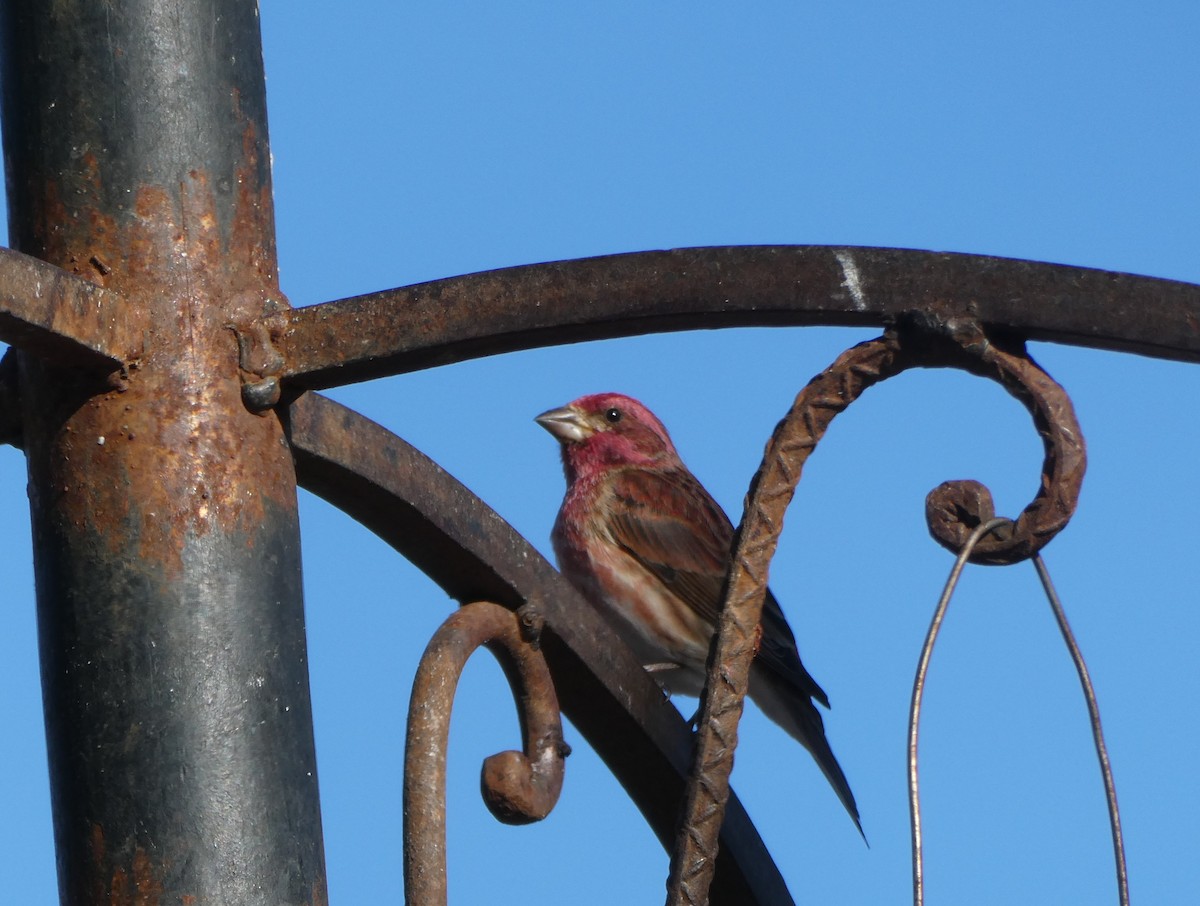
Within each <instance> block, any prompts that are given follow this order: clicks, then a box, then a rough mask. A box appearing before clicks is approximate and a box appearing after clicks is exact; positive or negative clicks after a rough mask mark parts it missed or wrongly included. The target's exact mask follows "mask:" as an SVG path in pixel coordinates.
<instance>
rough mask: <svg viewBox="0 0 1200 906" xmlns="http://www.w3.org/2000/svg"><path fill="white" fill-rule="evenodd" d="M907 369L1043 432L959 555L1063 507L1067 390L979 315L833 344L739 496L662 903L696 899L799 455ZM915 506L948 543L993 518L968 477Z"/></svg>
mask: <svg viewBox="0 0 1200 906" xmlns="http://www.w3.org/2000/svg"><path fill="white" fill-rule="evenodd" d="M914 367H926V368H929V367H954V368H961V369H964V370H966V371H969V372H971V373H972V374H977V375H980V376H984V377H988V378H991V379H992V380H995V381H998V382H999V383H1000V384H1001V385H1002V386H1003V387H1004V388H1005V389H1006V390H1007V391H1008V392H1009V393H1010V394H1012V395H1013V396H1014V397H1016V398H1017V399H1018V400H1019V401H1020V402H1021V403H1022V404H1023V405H1024V406H1025V407H1026V408H1027V409H1028V410H1029V412H1030V414H1031V415H1032V416H1033V421H1034V425H1035V427H1036V428H1037V430H1038V433H1039V435H1040V436H1041V437H1042V441H1043V446H1044V449H1045V456H1044V459H1043V465H1042V479H1041V483H1040V485H1039V488H1038V491H1037V494H1036V495H1035V497H1034V500H1033V501H1032V502H1031V503H1030V504H1029V506H1027V507H1026V508H1025V510H1024V511H1023V512H1022V514H1021V516H1020V517H1019V518H1018V519H1017V520H1016V521H1015V522H1014V523H1013V527H1012V530H1011V531H1007V532H1006V531H1004V530H1003V528H1001V530H1000V531H999V532H998V533H997V532H993V533H992V536H991V537H988V538H984V539H980V540H979V542H978V544H977V545H976V546H975V547H974V549H973V550H971V551H970V552H969V554H968V556H969V558H970V560H971V561H972V562H979V563H990V564H1003V563H1015V562H1018V561H1020V560H1023V559H1028V558H1029V557H1031V556H1033V555H1034V554H1036V553H1037V551H1038V550H1040V549H1041V548H1042V547H1043V546H1044V545H1045V544H1046V543H1047V542H1048V541H1049V540H1050V539H1051V538H1052V537H1054V535H1055V534H1057V533H1058V532H1059V531H1060V530H1061V529H1062V528H1063V527H1064V526H1065V525H1066V523H1067V521H1068V520H1069V519H1070V517H1071V515H1072V514H1073V513H1074V510H1075V505H1076V501H1077V499H1078V494H1079V488H1080V485H1081V483H1082V480H1083V473H1084V469H1085V464H1086V454H1085V452H1084V444H1083V436H1082V433H1081V432H1080V430H1079V425H1078V423H1077V421H1076V419H1075V414H1074V410H1073V408H1072V406H1071V402H1070V399H1069V398H1068V397H1067V395H1066V393H1065V391H1063V389H1062V388H1061V387H1060V386H1059V385H1058V384H1056V383H1055V382H1054V381H1053V380H1052V379H1051V378H1050V377H1049V376H1048V375H1047V374H1046V373H1045V372H1044V371H1042V370H1041V369H1040V368H1039V367H1038V366H1037V365H1036V364H1035V363H1034V362H1033V361H1032V360H1031V359H1030V358H1029V357H1028V356H1027V355H1026V354H1025V353H1024V350H1023V349H1021V348H1020V346H1019V345H1016V346H1015V347H1010V346H1009V345H1008V344H1001V343H999V342H997V341H995V340H993V339H992V338H991V337H989V336H988V335H987V334H986V333H985V331H984V330H983V328H982V326H981V325H980V324H979V323H978V322H976V321H974V320H971V319H965V318H962V317H958V316H954V317H943V316H941V315H939V314H938V313H937V311H936V310H925V311H922V312H920V313H914V314H912V315H910V316H907V317H905V318H902V319H900V320H899V322H898V323H897V325H896V326H895V327H893V328H891V329H889V330H888V331H887V332H886V333H885V334H884V335H883V336H882V337H880V338H878V339H875V340H870V341H867V342H865V343H861V344H859V345H858V346H855V347H852V348H851V349H849V350H847V351H846V352H844V353H842V355H841V356H839V357H838V359H837V360H836V361H835V362H834V363H833V365H832V366H830V367H829V368H828V369H826V370H825V371H823V372H822V373H821V374H819V375H817V376H816V377H815V378H813V379H812V380H811V381H810V382H809V384H808V385H807V386H806V387H805V388H804V389H803V390H802V391H801V392H800V394H799V395H798V396H797V397H796V400H795V402H794V403H793V405H792V408H791V409H790V411H789V412H788V413H787V415H786V416H785V417H784V419H783V420H782V421H781V422H780V423H779V425H778V426H777V427H776V429H775V432H774V434H773V435H772V436H771V440H770V441H769V443H768V444H767V449H766V452H765V453H764V456H763V462H762V465H761V466H760V467H759V470H758V472H757V473H756V474H755V476H754V479H753V481H752V482H751V485H750V490H749V493H748V494H747V498H746V504H745V510H744V514H743V517H742V524H741V525H740V526H739V528H738V532H737V537H736V541H735V545H734V552H733V561H732V567H731V571H730V575H729V581H728V585H727V587H726V595H725V603H724V606H723V608H722V612H721V618H720V620H719V621H718V631H717V637H716V639H715V640H714V642H713V646H712V648H711V650H710V652H709V661H708V675H707V682H706V685H705V691H704V693H703V695H702V697H701V702H700V712H699V716H698V724H697V735H696V748H695V759H694V763H693V770H692V775H691V778H690V780H689V783H688V787H687V790H686V792H685V794H684V803H683V807H682V809H681V814H680V821H679V827H678V833H677V837H676V845H675V851H674V853H673V855H672V860H671V871H670V877H669V879H668V897H667V903H668V906H674V904H703V903H707V899H708V888H709V885H710V883H711V881H712V873H713V865H714V860H715V857H716V852H717V836H718V833H719V830H720V826H721V821H722V818H723V816H724V803H725V800H726V798H727V797H728V794H729V774H730V772H731V771H732V767H733V752H734V749H735V748H736V747H737V725H738V721H739V720H740V718H741V713H742V704H743V700H744V698H745V695H746V692H747V689H748V685H749V673H750V663H751V661H752V660H753V658H754V654H755V643H756V630H757V627H758V623H759V620H760V618H761V615H762V605H763V598H764V595H765V593H766V588H767V574H768V570H769V565H770V561H771V558H772V556H774V553H775V549H776V546H777V545H778V541H779V534H780V532H781V531H782V529H783V515H784V512H785V511H786V509H787V506H788V504H789V503H791V500H792V496H793V495H794V494H795V490H796V485H797V484H798V482H799V480H800V476H801V473H802V471H803V468H804V464H805V462H806V461H807V460H808V457H809V456H810V455H811V454H812V451H813V450H814V449H815V448H816V445H817V443H818V442H819V441H820V439H821V438H822V437H823V436H824V434H825V431H826V430H827V429H828V427H829V425H830V423H831V422H832V421H833V419H834V417H835V416H836V415H837V414H838V413H840V412H842V411H843V410H845V409H846V407H848V406H849V405H850V404H851V403H852V402H853V401H854V400H856V399H858V397H859V396H860V395H862V393H863V391H864V390H866V389H867V388H868V387H870V386H872V385H873V384H875V383H878V382H879V381H881V380H885V379H886V378H889V377H892V376H894V375H896V374H899V373H900V372H902V371H905V370H907V369H909V368H914ZM926 516H927V522H928V524H929V530H930V532H931V534H932V535H933V536H934V538H935V539H936V540H937V541H938V542H939V543H940V544H942V545H944V546H946V547H949V548H950V549H951V550H953V551H955V552H958V551H959V550H961V549H962V548H963V546H964V545H965V543H966V541H967V539H968V538H969V537H970V535H971V534H972V532H973V531H975V529H977V528H978V527H979V526H980V525H982V524H985V523H987V522H988V521H989V520H990V519H992V518H993V516H994V512H993V508H992V504H991V495H990V493H988V491H987V489H986V488H985V487H984V486H983V485H981V484H979V483H978V482H947V483H946V484H943V485H942V486H941V487H939V488H937V489H935V490H934V491H933V492H931V493H930V495H929V497H928V498H927V500H926ZM997 534H999V535H1000V537H995V536H996V535H997Z"/></svg>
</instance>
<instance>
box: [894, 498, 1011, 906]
mask: <svg viewBox="0 0 1200 906" xmlns="http://www.w3.org/2000/svg"><path fill="white" fill-rule="evenodd" d="M1010 523H1011V520H1008V519H1004V518H997V519H989V520H988V521H987V522H985V523H983V524H982V525H980V526H978V527H976V529H975V530H974V531H973V532H971V534H970V536H968V538H967V541H966V543H965V544H964V545H963V547H962V550H961V551H959V553H958V556H957V557H956V558H955V560H954V568H953V569H951V570H950V577H949V578H948V579H947V580H946V586H945V588H944V589H943V590H942V596H941V597H940V598H938V602H937V607H936V608H934V611H933V619H932V620H931V621H930V623H929V631H928V632H927V633H926V634H925V643H924V644H923V645H922V646H921V657H920V659H919V660H918V661H917V674H916V677H915V678H914V679H913V691H912V703H911V704H910V706H909V710H908V816H909V828H910V830H911V831H912V875H913V906H922V904H923V903H924V902H925V871H924V848H923V845H922V839H921V795H920V789H919V786H918V781H917V741H918V732H919V729H920V722H921V702H922V700H923V699H924V696H925V678H926V676H927V675H928V674H929V661H930V658H932V657H933V645H934V643H935V642H936V641H937V637H938V633H939V632H941V629H942V621H943V620H944V619H945V617H946V609H947V608H948V607H949V606H950V598H951V597H952V596H953V595H954V590H955V588H957V587H958V578H959V576H960V575H962V571H963V567H964V566H966V565H967V561H968V560H970V558H971V552H972V551H973V550H974V549H975V545H977V544H978V543H979V541H980V539H982V538H983V536H984V535H986V534H987V533H988V532H992V531H995V530H996V529H997V528H999V527H1000V526H1002V525H1008V524H1010Z"/></svg>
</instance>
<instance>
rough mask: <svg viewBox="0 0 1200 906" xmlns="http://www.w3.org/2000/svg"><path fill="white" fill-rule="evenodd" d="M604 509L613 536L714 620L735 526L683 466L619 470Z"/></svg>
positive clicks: (710, 619) (708, 617)
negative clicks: (679, 467)
mask: <svg viewBox="0 0 1200 906" xmlns="http://www.w3.org/2000/svg"><path fill="white" fill-rule="evenodd" d="M607 497H608V499H607V500H606V501H605V509H606V510H607V512H608V516H609V519H608V526H609V531H610V533H611V535H612V538H613V541H615V542H616V543H617V544H619V545H620V546H621V547H622V548H623V549H624V550H625V551H626V552H628V553H629V555H630V556H632V557H633V558H634V559H636V560H637V561H638V562H639V563H640V564H641V565H642V566H644V567H645V568H646V569H648V570H649V571H650V572H651V573H653V574H654V575H655V577H656V578H657V579H658V580H659V581H660V582H662V583H663V585H665V586H666V587H667V588H668V589H670V590H671V591H672V592H673V593H674V594H675V595H677V596H678V597H679V598H680V599H681V600H682V601H683V602H684V603H685V604H687V605H688V606H689V607H690V608H691V609H692V610H694V611H695V612H696V613H698V614H699V615H700V616H701V617H703V618H704V619H705V620H707V621H708V622H709V623H711V624H713V625H716V622H717V610H718V608H719V607H720V604H721V586H722V584H723V583H724V581H725V570H726V568H727V565H728V558H729V545H730V541H731V540H732V538H733V526H732V525H730V523H729V517H727V516H726V515H725V513H724V511H723V510H722V509H721V508H720V506H718V505H717V503H716V501H714V500H713V499H712V497H710V496H709V494H708V492H707V491H706V490H704V487H703V486H702V485H701V484H700V482H698V481H697V480H696V479H695V477H694V476H693V475H692V474H691V473H690V472H687V471H686V470H680V469H665V470H658V471H651V470H647V469H622V470H620V471H619V472H616V473H615V474H614V475H613V477H612V481H611V483H610V484H609V487H608V495H607Z"/></svg>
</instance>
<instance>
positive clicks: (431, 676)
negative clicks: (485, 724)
mask: <svg viewBox="0 0 1200 906" xmlns="http://www.w3.org/2000/svg"><path fill="white" fill-rule="evenodd" d="M525 617H526V618H525V619H524V620H523V619H522V615H521V614H519V613H514V612H513V611H511V610H509V609H507V608H505V607H501V606H500V605H499V604H492V603H490V602H486V601H481V602H476V603H474V604H468V605H466V606H465V607H463V608H461V609H459V610H458V611H456V612H455V613H453V614H451V615H450V617H449V618H448V619H447V620H446V621H445V622H444V623H443V624H442V625H441V627H440V628H439V629H438V631H437V632H436V633H434V636H433V638H432V639H431V640H430V642H429V645H428V647H427V648H426V649H425V654H424V655H423V656H422V658H421V663H420V665H419V666H418V668H417V676H416V679H415V680H414V682H413V692H412V699H411V701H410V704H409V711H408V739H407V742H406V745H405V756H404V886H405V893H406V898H407V902H409V903H412V904H417V906H426V904H442V903H445V902H446V746H447V743H448V741H449V737H450V711H451V708H452V707H453V704H454V692H455V689H456V687H457V686H458V678H459V676H461V675H462V670H463V667H464V666H465V665H466V662H467V659H468V658H469V657H470V656H471V654H472V653H474V651H475V650H476V649H477V648H478V647H479V646H480V645H485V646H487V648H488V649H489V650H491V651H492V653H493V654H495V655H496V658H497V660H499V661H500V664H501V666H502V667H503V668H504V672H505V675H506V676H507V677H508V681H509V685H510V686H511V687H512V690H513V698H514V699H515V700H516V703H517V711H518V714H519V716H520V719H521V738H522V748H523V750H524V751H522V752H514V751H508V752H501V753H500V754H498V755H492V756H490V757H488V758H487V759H485V760H484V763H483V772H482V778H481V785H482V789H483V798H484V801H485V802H486V803H487V806H488V809H489V810H490V811H491V812H492V814H493V815H495V816H496V818H498V819H499V820H500V821H503V822H505V823H506V824H528V823H530V822H532V821H540V820H541V819H542V818H545V817H546V815H548V814H549V813H550V810H551V809H552V808H554V805H555V803H556V802H557V801H558V794H559V792H560V791H561V790H562V781H563V759H564V758H565V757H566V756H567V754H568V752H569V750H568V749H567V746H566V744H565V743H564V742H563V736H562V720H561V718H560V717H559V712H558V698H557V697H556V696H555V693H554V683H553V681H552V680H551V678H550V669H549V668H548V667H547V666H546V660H545V658H544V657H543V656H542V654H541V651H540V650H539V649H538V646H537V642H536V624H537V622H538V621H537V620H536V616H534V617H533V619H532V620H531V619H530V614H528V613H527V614H526V615H525ZM531 623H533V624H534V630H535V631H534V632H531V631H530V624H531Z"/></svg>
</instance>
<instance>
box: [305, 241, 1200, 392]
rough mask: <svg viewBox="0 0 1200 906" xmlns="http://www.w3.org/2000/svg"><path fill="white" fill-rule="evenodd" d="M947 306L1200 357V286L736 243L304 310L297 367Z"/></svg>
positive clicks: (1060, 338)
mask: <svg viewBox="0 0 1200 906" xmlns="http://www.w3.org/2000/svg"><path fill="white" fill-rule="evenodd" d="M935 308H936V309H941V310H944V311H945V312H946V314H947V315H950V314H953V315H956V316H961V317H969V318H971V319H974V320H977V321H979V322H980V323H981V324H983V325H984V326H985V327H988V328H990V329H992V330H993V332H996V331H1000V332H1003V331H1013V332H1015V333H1016V334H1017V335H1019V336H1021V337H1025V338H1028V339H1033V340H1050V341H1054V342H1058V343H1073V344H1077V345H1081V346H1091V347H1095V348H1098V349H1113V350H1119V351H1123V352H1136V353H1141V354H1143V355H1151V356H1160V357H1163V358H1172V359H1181V360H1184V361H1192V362H1196V361H1200V286H1196V285H1193V284H1190V283H1180V282H1176V281H1171V280H1159V279H1155V278H1151V277H1140V276H1135V275H1131V274H1119V273H1113V272H1109V271H1101V270H1094V269H1091V268H1079V267H1067V266H1063V265H1054V264H1043V263H1040V262H1033V261H1019V260H1014V259H1008V258H991V257H985V256H980V255H960V254H945V253H937V252H923V251H912V250H904V249H879V248H852V247H826V246H777V247H766V246H764V247H740V248H739V247H728V248H699V249H678V250H675V251H667V252H640V253H636V254H628V255H612V256H607V257H601V258H585V259H581V260H578V261H557V262H553V263H550V264H535V265H529V266H526V267H514V268H509V269H505V270H496V271H489V272H487V273H481V274H470V275H467V276H463V277H452V278H450V279H446V280H437V281H434V282H431V283H422V284H418V285H415V286H409V287H402V288H399V289H392V290H385V291H383V292H379V293H373V294H371V295H366V296H358V297H355V298H351V299H343V300H341V301H337V302H329V303H326V304H323V305H314V306H311V307H307V308H301V309H297V310H296V311H294V312H292V314H291V324H290V327H289V329H288V331H287V334H286V336H285V337H284V338H283V345H282V352H283V354H284V357H285V359H286V360H287V369H286V373H285V374H286V377H287V378H288V379H290V380H291V382H292V383H293V384H295V385H296V386H299V387H305V388H308V389H321V388H324V387H332V386H336V385H341V384H348V383H352V382H354V381H362V380H367V379H370V378H374V377H381V376H383V375H388V374H398V373H401V372H406V371H415V370H417V369H420V368H427V367H429V366H432V365H444V364H449V363H451V362H458V361H462V360H464V359H470V358H478V357H480V356H485V355H492V354H495V353H500V352H510V351H513V350H517V349H529V348H533V347H537V346H549V345H552V344H556V343H573V342H578V341H580V340H599V339H604V338H607V337H620V336H629V335H632V334H641V333H652V332H655V331H669V330H691V329H696V328H712V327H737V326H780V325H810V324H825V325H830V324H840V325H847V326H886V325H888V324H890V323H892V322H893V321H894V320H896V319H897V318H899V317H901V316H903V315H904V314H906V313H907V312H910V311H915V310H930V309H935Z"/></svg>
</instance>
